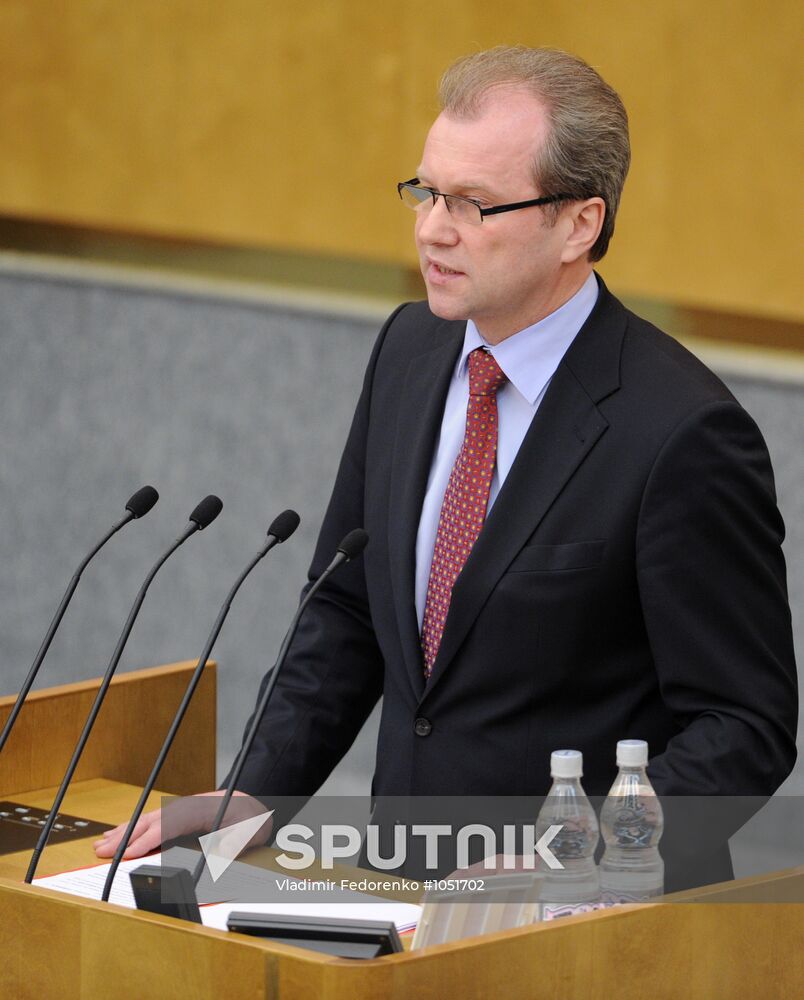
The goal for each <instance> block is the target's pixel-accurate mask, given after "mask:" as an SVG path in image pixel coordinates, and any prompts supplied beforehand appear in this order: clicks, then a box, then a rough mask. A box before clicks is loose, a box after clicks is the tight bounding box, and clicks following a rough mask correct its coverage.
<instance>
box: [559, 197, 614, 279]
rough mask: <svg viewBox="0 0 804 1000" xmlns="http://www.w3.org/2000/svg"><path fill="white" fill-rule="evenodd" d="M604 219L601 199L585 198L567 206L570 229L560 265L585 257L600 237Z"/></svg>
mask: <svg viewBox="0 0 804 1000" xmlns="http://www.w3.org/2000/svg"><path fill="white" fill-rule="evenodd" d="M605 218H606V203H605V202H604V201H603V199H602V198H587V199H586V200H585V201H578V202H574V203H573V204H571V205H569V206H568V221H569V222H570V223H571V229H570V233H569V236H568V237H567V240H566V242H565V243H564V249H563V250H562V253H561V261H562V263H564V264H571V263H573V262H574V261H576V260H578V259H579V258H581V257H586V255H587V254H588V253H589V251H590V250H591V249H592V247H593V246H594V245H595V241H596V240H597V238H598V236H599V235H600V230H601V229H602V227H603V220H604V219H605Z"/></svg>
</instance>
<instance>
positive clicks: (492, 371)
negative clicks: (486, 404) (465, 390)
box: [469, 347, 508, 396]
mask: <svg viewBox="0 0 804 1000" xmlns="http://www.w3.org/2000/svg"><path fill="white" fill-rule="evenodd" d="M507 381H508V376H507V375H506V374H505V372H504V371H503V370H502V368H500V366H499V365H498V364H497V362H496V361H495V360H494V356H493V355H492V354H490V353H489V352H488V351H485V350H484V349H483V348H482V347H476V348H475V349H474V350H473V351H472V352H471V354H470V355H469V395H470V396H493V395H494V394H495V393H496V392H497V390H498V389H499V388H500V386H502V385H504V384H505V383H506V382H507Z"/></svg>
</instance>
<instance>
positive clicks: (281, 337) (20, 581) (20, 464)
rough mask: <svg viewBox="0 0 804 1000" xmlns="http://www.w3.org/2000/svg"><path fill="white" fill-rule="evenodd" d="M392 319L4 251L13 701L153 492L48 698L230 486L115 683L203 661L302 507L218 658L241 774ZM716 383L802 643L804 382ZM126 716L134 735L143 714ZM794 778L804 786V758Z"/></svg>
mask: <svg viewBox="0 0 804 1000" xmlns="http://www.w3.org/2000/svg"><path fill="white" fill-rule="evenodd" d="M379 322H380V320H379V313H378V314H377V315H376V316H372V317H370V318H368V317H363V318H361V317H360V316H357V315H345V314H344V313H343V312H342V311H341V312H340V313H338V312H333V311H332V310H330V311H329V313H327V312H326V311H324V310H323V308H322V309H318V310H316V309H315V308H308V309H300V308H297V307H295V306H288V305H283V304H281V303H277V302H271V301H268V300H263V301H258V300H254V301H244V300H242V299H240V300H237V299H235V298H233V297H232V296H225V295H217V294H211V293H209V292H207V293H203V294H202V293H200V292H199V293H194V292H191V291H188V290H187V289H185V290H182V289H180V288H178V287H167V286H165V287H161V288H160V287H158V286H156V285H151V286H149V285H148V284H147V283H146V284H144V285H141V286H138V285H137V284H132V283H130V282H127V281H124V280H123V279H122V278H121V279H119V280H117V279H115V278H113V277H109V275H108V274H107V275H105V276H103V279H102V280H100V279H96V278H95V277H93V276H92V272H87V274H86V275H83V276H82V275H81V274H78V275H72V276H70V275H64V274H58V273H45V272H41V273H40V272H38V271H37V270H36V268H35V267H33V266H32V265H31V264H30V263H27V264H25V263H23V262H20V261H16V260H15V259H14V258H11V257H9V258H7V259H6V260H5V261H2V260H0V420H1V421H2V424H1V426H2V438H1V439H0V498H1V499H0V560H2V562H1V563H0V565H2V573H0V692H5V693H12V692H14V691H16V690H17V688H18V687H19V685H20V683H21V681H22V679H23V677H24V676H25V673H26V672H27V669H28V666H29V664H30V662H31V660H32V659H33V656H34V654H35V652H36V649H37V648H38V644H39V642H40V640H41V637H42V634H43V632H44V630H45V628H46V626H47V623H48V622H49V620H50V618H51V616H52V614H53V611H54V609H55V607H56V605H57V603H58V600H59V598H60V596H61V594H62V592H63V590H64V588H65V586H66V585H67V582H68V580H69V578H70V576H71V575H72V573H73V571H74V568H75V565H76V563H77V561H78V560H79V559H80V557H81V556H82V555H83V553H84V552H85V551H86V550H87V549H88V548H89V546H90V545H91V544H92V543H93V542H94V540H95V539H96V537H97V536H99V535H100V534H101V533H102V531H103V530H104V529H105V527H106V525H107V524H109V525H110V524H111V523H112V521H113V520H115V519H116V518H117V517H118V516H120V515H122V511H123V505H124V503H125V501H126V499H127V498H128V496H129V495H130V494H131V493H132V492H133V491H134V490H135V489H136V488H137V487H139V486H140V485H142V484H144V483H152V484H153V485H154V486H156V487H157V489H158V490H159V492H160V493H161V496H162V499H161V501H160V503H159V504H158V506H157V507H156V508H155V509H154V510H153V512H152V513H151V514H149V515H148V517H147V518H146V519H145V520H143V521H142V522H139V523H134V524H131V525H129V526H128V527H127V528H126V529H125V531H124V532H123V533H121V534H120V535H119V536H118V537H117V538H115V539H114V540H113V541H112V542H111V543H110V544H109V547H108V548H107V550H106V551H105V552H104V553H103V556H102V558H99V559H98V561H97V563H95V564H93V565H92V566H91V567H90V568H89V569H88V570H87V572H86V574H85V576H84V579H83V581H82V584H81V587H80V588H79V590H78V593H77V595H76V598H75V601H74V603H73V605H72V607H71V609H70V612H69V615H68V616H67V618H66V619H65V621H64V624H63V626H62V629H61V631H60V633H59V635H58V636H57V638H56V640H55V642H54V644H53V647H52V650H51V653H50V656H49V658H48V661H47V662H46V666H45V669H44V671H43V673H42V681H41V684H42V685H50V684H54V683H60V682H65V681H70V680H78V679H82V678H86V677H91V676H97V675H100V674H101V673H103V671H104V670H105V667H106V663H107V661H108V657H109V655H110V653H111V651H112V649H113V647H114V644H115V642H116V639H117V636H118V635H119V632H120V629H121V627H122V623H123V621H124V620H125V617H126V615H127V613H128V610H129V608H130V605H131V602H132V600H133V598H134V595H135V593H136V591H137V588H138V587H139V585H140V583H141V581H142V579H143V578H144V576H145V573H146V572H147V570H148V568H149V567H150V565H151V564H152V562H153V560H154V559H155V557H156V555H157V554H158V553H159V552H160V551H161V549H162V548H163V547H164V546H165V545H166V544H167V543H168V542H170V541H171V540H172V539H173V538H174V537H175V536H176V535H177V534H178V533H179V531H180V530H182V528H183V526H184V525H185V523H186V517H187V514H188V513H189V512H190V510H191V509H192V508H193V507H194V506H195V504H196V503H197V501H198V500H200V499H201V498H202V497H203V496H204V495H205V494H207V493H209V492H214V493H218V494H219V495H220V496H221V497H222V498H223V501H224V511H223V514H222V515H221V517H220V518H219V520H218V522H217V523H215V524H214V525H213V526H212V527H210V529H209V530H208V531H207V532H205V533H203V534H201V535H199V536H196V537H194V538H193V539H192V540H191V541H190V542H189V543H188V544H187V546H186V547H185V548H184V549H183V550H180V551H179V552H178V553H177V554H176V555H175V556H174V557H173V559H172V561H171V562H169V563H168V564H167V565H166V567H165V569H164V570H163V571H162V573H161V575H160V576H159V577H157V579H156V581H155V583H154V585H153V587H152V589H151V592H150V594H149V596H148V599H147V600H146V603H145V605H144V607H143V612H142V614H141V616H140V618H139V620H138V622H137V625H136V626H135V630H134V632H133V634H132V637H131V640H130V642H129V644H128V648H127V651H126V653H125V655H124V658H123V661H122V663H121V670H127V669H134V668H136V667H139V666H147V665H151V664H156V663H165V662H169V661H171V660H178V659H191V658H194V657H196V656H197V655H198V653H199V651H200V647H201V645H202V643H203V640H204V638H205V637H206V635H207V632H208V630H209V628H210V627H211V624H212V621H213V620H214V618H215V615H216V613H217V610H218V608H219V606H220V604H221V602H222V600H223V597H224V595H225V593H226V591H227V590H228V588H229V586H230V584H231V582H232V581H233V579H234V577H235V576H236V574H237V573H238V572H239V570H240V568H241V567H242V566H243V565H244V564H245V563H246V561H247V560H248V558H249V557H250V555H251V554H252V553H253V552H255V551H256V550H257V548H258V547H259V545H260V544H261V542H262V538H263V536H264V533H265V530H266V528H267V526H268V523H269V522H270V520H271V519H272V517H273V516H274V515H275V514H276V513H278V512H279V511H280V510H281V509H282V508H284V507H287V506H291V507H295V508H296V509H298V511H299V513H300V514H301V516H302V527H301V529H300V531H299V532H298V533H297V535H296V537H294V539H293V540H292V541H291V542H289V543H288V545H286V546H283V547H282V548H279V549H277V550H276V551H275V552H274V553H272V554H271V556H269V557H268V561H267V562H266V563H265V564H263V565H262V566H261V567H260V568H259V569H258V570H257V571H256V575H255V577H254V578H252V579H251V580H250V581H249V583H248V585H247V586H246V587H245V588H244V590H243V591H242V592H241V595H240V596H239V598H238V601H237V603H236V604H235V605H234V608H233V610H232V613H231V614H230V616H229V619H228V621H227V623H226V626H225V629H224V632H223V633H222V635H221V638H220V639H219V641H218V644H217V646H216V649H215V653H214V655H215V658H216V659H218V661H219V663H220V671H221V672H220V677H219V725H218V745H219V766H220V768H221V769H223V768H225V767H227V766H228V763H229V762H230V760H231V758H232V756H233V754H234V752H235V750H236V748H237V746H238V744H239V738H240V732H241V729H242V726H243V723H244V721H245V718H246V716H247V713H248V710H249V707H250V706H251V704H252V702H253V698H254V694H255V691H256V687H257V683H258V678H259V677H260V675H261V673H262V672H263V670H264V669H265V668H266V666H268V665H270V663H271V662H272V660H273V656H274V654H275V651H276V649H277V647H278V645H279V642H280V640H281V637H282V634H283V632H284V629H285V626H286V623H287V621H288V620H289V617H290V615H291V614H292V611H293V609H294V607H295V604H296V600H297V596H298V590H299V588H300V586H301V585H302V583H303V581H304V579H305V573H306V569H307V563H308V560H309V557H310V554H311V552H312V547H313V543H314V539H315V535H316V531H317V528H318V526H319V524H320V521H321V517H322V515H323V511H324V507H325V505H326V501H327V498H328V494H329V489H330V486H331V482H332V478H333V475H334V472H335V468H336V465H337V462H338V458H339V453H340V448H341V445H342V443H343V440H344V437H345V434H346V431H347V429H348V425H349V421H350V418H351V412H352V408H353V405H354V400H355V398H356V394H357V391H358V387H359V384H360V381H361V378H362V372H363V368H364V365H365V362H366V360H367V357H368V354H369V351H370V349H371V344H372V342H373V340H374V337H375V335H376V332H377V329H378V327H379ZM721 374H722V375H724V377H725V379H726V381H727V382H729V384H730V385H731V387H732V389H733V391H734V392H735V394H736V395H737V397H738V398H739V399H740V400H741V401H742V402H743V403H744V405H745V406H746V407H747V408H748V409H749V410H750V411H751V412H752V413H753V414H754V416H755V417H756V419H757V421H758V423H759V425H760V427H761V428H762V429H763V432H764V433H765V436H766V439H767V441H768V445H769V447H770V451H771V455H772V458H773V460H774V466H775V470H776V475H777V484H778V493H779V503H780V507H781V509H782V512H783V514H784V516H785V520H786V522H787V526H788V538H787V542H786V554H787V560H788V567H789V583H790V593H791V603H792V606H793V614H794V623H795V629H796V635H797V637H798V648H799V649H801V645H802V634H804V622H803V621H802V612H803V609H804V571H803V570H802V564H803V563H804V560H802V554H804V488H802V486H803V485H804V460H802V449H801V438H802V428H803V427H804V387H802V386H801V385H796V384H793V383H790V382H788V383H785V382H773V381H770V380H768V379H762V378H756V377H748V376H746V375H740V376H731V377H730V376H729V375H728V373H724V372H723V371H721ZM131 722H132V725H131V733H130V737H129V738H131V739H132V740H135V739H136V733H137V727H138V726H141V725H145V724H147V720H138V719H132V720H131ZM375 724H376V720H372V721H370V722H369V724H368V727H367V728H368V729H369V730H373V728H374V726H375ZM800 735H801V734H800ZM800 743H801V740H800ZM372 755H373V746H372V740H371V734H370V732H369V733H367V734H366V735H365V737H364V738H363V739H362V740H361V741H359V742H358V744H357V745H356V746H355V748H354V749H353V751H352V752H351V753H350V754H349V756H348V758H347V760H346V761H345V763H344V764H343V765H342V766H341V768H340V769H339V771H338V772H337V773H336V776H335V778H334V779H331V780H330V782H329V783H328V785H327V788H328V789H337V790H350V791H351V790H355V791H360V792H364V791H365V790H366V789H367V785H368V774H369V773H370V770H371V764H372ZM786 787H787V790H788V791H789V792H791V793H792V792H796V793H798V794H804V762H800V763H799V765H798V767H797V769H796V772H795V774H794V776H793V777H792V778H791V779H790V780H789V782H788V783H787V786H786ZM760 836H764V834H762V833H760Z"/></svg>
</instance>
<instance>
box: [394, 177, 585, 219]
mask: <svg viewBox="0 0 804 1000" xmlns="http://www.w3.org/2000/svg"><path fill="white" fill-rule="evenodd" d="M406 187H415V188H418V189H419V190H420V191H428V192H429V193H430V195H431V196H432V198H433V205H435V203H436V201H437V200H438V199H439V198H443V199H444V204H445V205H446V206H447V210H449V202H448V201H447V200H446V199H447V198H448V197H449V198H458V199H460V200H461V201H465V202H468V204H470V205H474V206H475V208H477V210H478V212H479V213H480V221H481V223H482V221H483V219H484V218H485V217H486V216H487V215H501V214H502V213H503V212H515V211H516V210H517V209H519V208H533V207H534V206H536V205H550V204H552V203H553V202H556V201H567V200H574V199H573V196H572V195H571V194H566V193H562V194H548V195H545V196H544V197H542V198H529V199H528V200H527V201H513V202H511V203H510V204H508V205H493V206H492V207H491V208H481V207H480V205H478V203H477V202H476V201H475V200H474V199H473V198H464V197H463V196H462V195H459V194H451V195H445V194H444V192H443V191H436V190H435V188H429V187H424V186H423V185H422V182H421V181H420V180H419V178H418V177H411V179H410V180H409V181H400V182H399V183H398V184H397V186H396V191H397V194H398V195H399V197H400V199H401V198H402V188H406ZM403 204H404V201H403ZM422 204H424V202H422ZM412 207H413V206H411V208H412ZM414 211H415V209H414Z"/></svg>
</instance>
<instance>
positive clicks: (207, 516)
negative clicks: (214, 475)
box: [188, 493, 223, 531]
mask: <svg viewBox="0 0 804 1000" xmlns="http://www.w3.org/2000/svg"><path fill="white" fill-rule="evenodd" d="M222 510H223V500H221V498H220V497H216V496H215V495H214V494H213V493H210V495H209V496H208V497H204V499H203V500H202V501H201V503H200V504H199V505H198V506H197V507H196V508H195V510H194V511H193V512H192V514H191V515H190V517H189V518H188V520H190V521H192V522H193V523H194V524H197V525H198V529H199V531H203V530H204V528H206V526H207V525H208V524H212V522H213V521H214V520H215V518H216V517H217V516H218V514H220V512H221V511H222Z"/></svg>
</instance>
